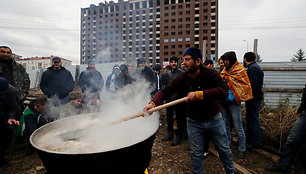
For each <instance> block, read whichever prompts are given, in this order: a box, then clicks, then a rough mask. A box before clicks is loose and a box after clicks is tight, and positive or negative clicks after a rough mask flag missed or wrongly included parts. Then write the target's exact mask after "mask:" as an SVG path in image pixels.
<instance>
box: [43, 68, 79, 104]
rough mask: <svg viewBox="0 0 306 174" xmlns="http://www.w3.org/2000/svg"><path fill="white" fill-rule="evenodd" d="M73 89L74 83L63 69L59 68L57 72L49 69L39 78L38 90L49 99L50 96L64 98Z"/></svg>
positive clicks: (68, 72)
mask: <svg viewBox="0 0 306 174" xmlns="http://www.w3.org/2000/svg"><path fill="white" fill-rule="evenodd" d="M73 88H74V81H73V78H72V75H71V73H70V71H68V70H67V69H66V68H64V67H61V69H59V70H55V69H54V68H53V67H49V68H47V70H46V71H44V72H43V74H42V76H41V81H40V89H41V90H42V92H43V93H44V94H46V95H47V96H48V97H49V98H50V97H52V96H57V97H58V98H59V99H62V98H65V97H67V96H68V95H69V93H70V92H71V91H72V90H73Z"/></svg>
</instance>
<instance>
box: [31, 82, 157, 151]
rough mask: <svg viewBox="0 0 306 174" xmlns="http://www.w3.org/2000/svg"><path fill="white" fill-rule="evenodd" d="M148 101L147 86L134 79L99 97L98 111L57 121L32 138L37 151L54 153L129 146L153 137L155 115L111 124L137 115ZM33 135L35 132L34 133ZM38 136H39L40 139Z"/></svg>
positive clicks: (104, 149)
mask: <svg viewBox="0 0 306 174" xmlns="http://www.w3.org/2000/svg"><path fill="white" fill-rule="evenodd" d="M149 101H150V89H149V83H148V82H145V81H140V80H138V81H137V82H134V83H132V84H131V85H128V86H126V87H124V88H122V89H120V90H119V91H118V92H116V93H115V94H113V93H112V94H110V93H102V94H101V112H96V113H90V114H84V115H80V116H73V117H69V118H65V119H60V120H57V121H55V122H53V123H51V124H48V125H45V126H44V127H42V128H41V129H42V130H39V131H42V132H45V133H44V134H38V136H37V137H36V138H33V143H34V144H35V145H36V146H38V147H39V148H41V149H44V150H46V149H47V150H51V151H53V152H55V151H57V152H58V153H63V152H64V153H95V152H104V151H109V150H114V149H119V148H123V147H127V146H131V145H133V144H136V143H138V142H141V141H143V140H145V139H147V138H149V137H150V136H151V135H153V134H154V133H155V132H156V131H157V129H158V127H159V113H158V112H155V113H153V114H152V115H151V116H146V117H138V118H134V119H130V120H127V121H121V122H119V123H118V124H112V122H113V121H118V120H120V119H123V118H127V117H129V116H131V115H134V114H136V113H138V112H141V111H142V109H143V107H144V106H146V105H147V104H148V102H149ZM34 134H35V133H34ZM41 135H42V136H41Z"/></svg>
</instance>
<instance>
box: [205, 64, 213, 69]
mask: <svg viewBox="0 0 306 174" xmlns="http://www.w3.org/2000/svg"><path fill="white" fill-rule="evenodd" d="M204 66H205V67H206V68H209V69H213V68H214V64H208V65H204Z"/></svg>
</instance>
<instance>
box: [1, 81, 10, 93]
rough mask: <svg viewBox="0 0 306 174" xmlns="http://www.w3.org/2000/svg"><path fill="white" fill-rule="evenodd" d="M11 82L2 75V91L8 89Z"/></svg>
mask: <svg viewBox="0 0 306 174" xmlns="http://www.w3.org/2000/svg"><path fill="white" fill-rule="evenodd" d="M8 87H9V83H8V81H7V80H6V78H3V77H0V92H3V91H5V90H7V88H8Z"/></svg>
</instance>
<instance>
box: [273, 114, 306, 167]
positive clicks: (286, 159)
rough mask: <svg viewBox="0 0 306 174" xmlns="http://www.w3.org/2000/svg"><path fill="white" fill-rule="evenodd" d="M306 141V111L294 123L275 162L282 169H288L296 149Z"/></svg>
mask: <svg viewBox="0 0 306 174" xmlns="http://www.w3.org/2000/svg"><path fill="white" fill-rule="evenodd" d="M305 142H306V113H304V114H303V115H301V116H300V117H299V118H298V119H297V120H296V121H295V123H294V125H293V127H292V128H291V130H290V133H289V135H288V137H287V141H286V143H285V145H284V150H283V154H282V156H281V157H280V159H279V160H278V162H277V165H278V166H279V167H280V168H282V169H288V168H289V167H290V165H291V164H292V161H293V160H294V157H295V155H296V153H297V151H298V149H299V148H300V147H301V146H302V145H303V143H305Z"/></svg>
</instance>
